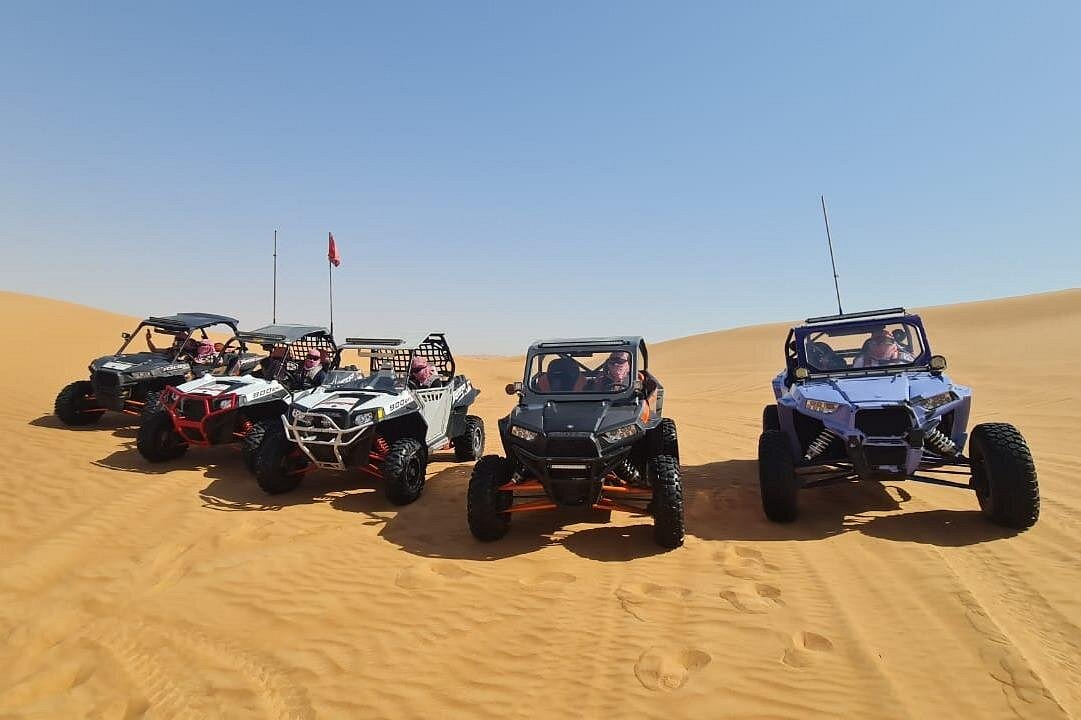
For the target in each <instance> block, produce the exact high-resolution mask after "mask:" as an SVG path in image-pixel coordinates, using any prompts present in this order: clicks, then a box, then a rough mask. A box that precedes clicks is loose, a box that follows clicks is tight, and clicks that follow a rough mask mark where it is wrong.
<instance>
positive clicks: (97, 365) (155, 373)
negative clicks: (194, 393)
mask: <svg viewBox="0 0 1081 720" xmlns="http://www.w3.org/2000/svg"><path fill="white" fill-rule="evenodd" d="M190 369H191V367H190V366H189V365H188V364H187V363H186V362H183V361H175V362H174V361H173V360H171V359H170V358H168V357H166V356H164V355H159V354H157V353H152V352H141V353H133V354H130V355H105V356H103V357H99V358H97V359H96V360H94V361H92V362H91V363H90V370H91V371H94V372H96V371H112V372H116V373H122V374H127V375H131V374H134V373H139V374H140V375H142V374H143V373H149V375H145V376H144V377H175V376H177V375H183V374H185V373H187V372H188V371H189V370H190Z"/></svg>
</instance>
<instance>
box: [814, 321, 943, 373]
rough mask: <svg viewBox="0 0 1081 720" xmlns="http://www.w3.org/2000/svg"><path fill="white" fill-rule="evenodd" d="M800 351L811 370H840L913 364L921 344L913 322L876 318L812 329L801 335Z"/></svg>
mask: <svg viewBox="0 0 1081 720" xmlns="http://www.w3.org/2000/svg"><path fill="white" fill-rule="evenodd" d="M803 353H804V357H805V358H806V359H807V365H808V367H809V368H810V369H811V370H816V371H819V372H844V371H846V370H863V369H868V368H877V367H895V366H897V367H900V366H906V365H914V364H916V363H918V362H920V361H921V360H922V358H923V355H924V347H923V342H922V335H921V333H920V330H919V328H918V327H916V326H915V325H911V324H909V323H905V322H893V323H883V322H881V321H879V322H872V323H866V324H860V325H844V326H837V327H831V328H822V329H821V330H815V331H812V332H810V333H808V334H807V335H805V336H804V339H803Z"/></svg>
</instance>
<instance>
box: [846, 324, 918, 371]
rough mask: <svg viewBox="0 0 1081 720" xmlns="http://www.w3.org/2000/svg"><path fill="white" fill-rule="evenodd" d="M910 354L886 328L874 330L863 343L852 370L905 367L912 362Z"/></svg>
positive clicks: (853, 362)
mask: <svg viewBox="0 0 1081 720" xmlns="http://www.w3.org/2000/svg"><path fill="white" fill-rule="evenodd" d="M914 359H915V358H913V357H912V354H911V353H909V352H905V351H904V350H903V349H901V346H900V345H899V344H898V343H897V338H895V337H894V336H893V335H891V334H890V333H888V332H886V328H884V327H879V328H875V329H874V330H873V331H872V332H871V337H869V338H867V340H866V341H865V342H864V343H863V349H862V350H861V351H860V354H859V355H857V356H856V357H855V359H854V360H853V361H852V367H854V368H872V367H882V366H885V365H905V364H908V363H911V362H913V361H914Z"/></svg>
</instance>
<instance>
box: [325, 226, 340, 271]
mask: <svg viewBox="0 0 1081 720" xmlns="http://www.w3.org/2000/svg"><path fill="white" fill-rule="evenodd" d="M327 234H328V235H330V245H329V247H328V248H327V260H329V261H330V263H331V264H332V265H333V266H334V267H338V266H339V265H341V264H342V256H341V255H339V254H338V245H337V243H335V242H334V233H327Z"/></svg>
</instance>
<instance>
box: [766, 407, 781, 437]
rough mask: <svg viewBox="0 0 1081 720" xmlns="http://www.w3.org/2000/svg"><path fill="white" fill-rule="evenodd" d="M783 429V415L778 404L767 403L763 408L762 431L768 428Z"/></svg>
mask: <svg viewBox="0 0 1081 720" xmlns="http://www.w3.org/2000/svg"><path fill="white" fill-rule="evenodd" d="M780 429H781V415H780V413H779V412H778V411H777V406H776V405H767V406H766V407H764V408H762V432H765V431H767V430H780Z"/></svg>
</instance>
